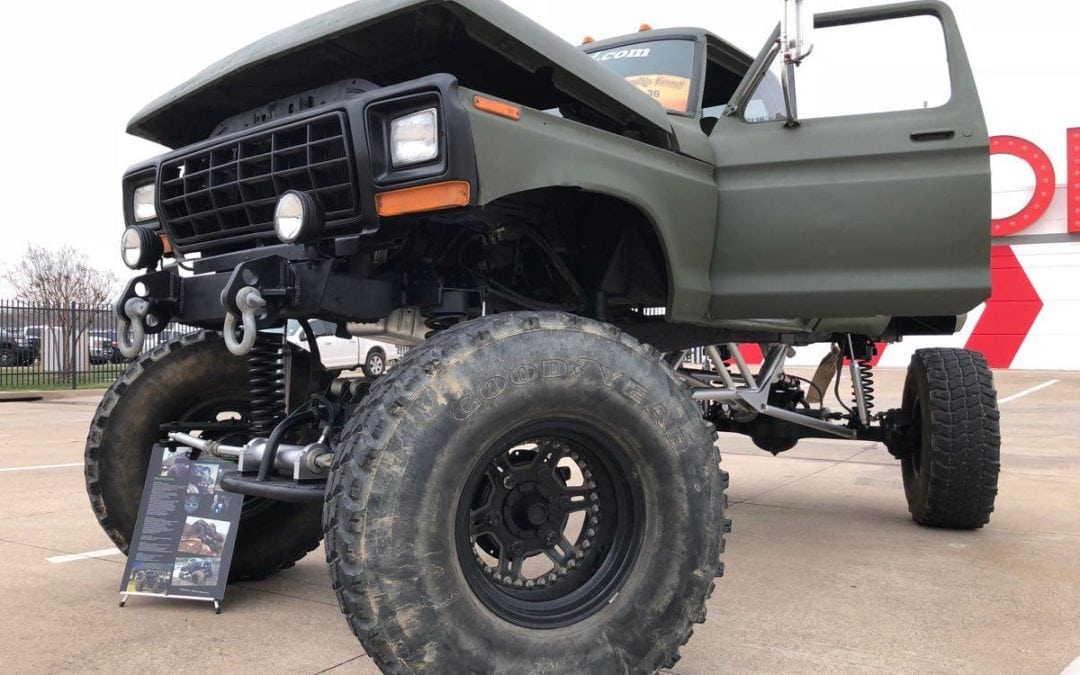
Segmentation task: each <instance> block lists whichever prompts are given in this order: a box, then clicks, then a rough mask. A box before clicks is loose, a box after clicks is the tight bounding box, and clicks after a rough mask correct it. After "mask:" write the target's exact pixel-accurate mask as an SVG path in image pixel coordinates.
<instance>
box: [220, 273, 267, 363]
mask: <svg viewBox="0 0 1080 675" xmlns="http://www.w3.org/2000/svg"><path fill="white" fill-rule="evenodd" d="M236 307H237V308H238V309H239V310H240V328H241V331H242V333H243V335H242V336H241V337H240V339H239V340H237V338H236V315H235V314H233V313H232V312H226V313H225V326H224V328H223V329H222V332H224V333H225V346H226V347H228V348H229V351H230V352H232V353H233V354H235V355H236V356H246V355H247V354H248V352H250V351H251V348H252V347H253V346H255V335H256V333H257V332H258V327H257V325H256V323H255V322H256V320H257V319H258V315H257V313H258V311H259V310H260V309H262V308H264V307H266V300H264V299H263V296H262V295H261V294H260V293H259V289H257V288H254V287H253V286H244V287H243V288H241V289H240V290H239V291H237V292H236Z"/></svg>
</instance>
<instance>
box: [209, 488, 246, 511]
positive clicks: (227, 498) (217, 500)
mask: <svg viewBox="0 0 1080 675" xmlns="http://www.w3.org/2000/svg"><path fill="white" fill-rule="evenodd" d="M234 499H240V497H238V496H237V495H231V494H228V493H227V492H221V491H218V492H217V493H216V494H215V495H214V501H213V503H212V504H211V505H210V514H211V515H214V516H224V515H226V514H228V512H229V507H230V506H232V502H233V500H234Z"/></svg>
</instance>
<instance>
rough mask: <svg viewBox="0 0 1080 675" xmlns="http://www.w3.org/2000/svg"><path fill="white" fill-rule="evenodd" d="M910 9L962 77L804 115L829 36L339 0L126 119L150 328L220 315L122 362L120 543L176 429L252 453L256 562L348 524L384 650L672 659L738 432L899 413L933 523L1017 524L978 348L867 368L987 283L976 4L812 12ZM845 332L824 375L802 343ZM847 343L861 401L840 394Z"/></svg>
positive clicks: (858, 426) (699, 589) (710, 575)
mask: <svg viewBox="0 0 1080 675" xmlns="http://www.w3.org/2000/svg"><path fill="white" fill-rule="evenodd" d="M912 16H928V17H932V18H935V19H937V21H938V23H939V24H940V27H941V30H942V31H943V33H944V44H945V45H946V50H947V57H948V69H949V75H950V81H951V90H952V91H951V97H950V98H949V99H948V101H947V102H946V103H945V104H943V105H941V106H937V107H927V108H925V109H918V110H909V111H900V112H884V113H877V114H865V115H856V116H850V117H832V118H823V119H814V120H806V121H803V122H802V123H801V124H800V120H799V118H798V114H797V109H796V106H795V97H794V88H793V84H794V75H793V73H794V67H795V65H796V64H797V63H798V62H799V61H800V60H801V58H802V57H803V56H805V55H806V53H807V51H808V46H807V45H806V44H805V42H804V41H803V40H802V39H801V38H800V37H799V35H798V34H797V33H796V34H795V36H794V38H792V36H791V35H790V34H789V33H788V32H787V31H786V30H785V31H784V38H781V37H780V34H781V31H780V30H779V29H778V30H777V31H775V32H774V33H773V35H772V36H771V37H770V38H769V39H768V41H767V43H766V45H765V48H764V49H763V50H762V51H761V53H760V54H759V55H758V56H757V57H756V58H752V57H750V56H747V55H746V54H744V53H743V52H741V51H739V50H738V49H736V48H734V47H733V46H731V45H730V44H728V43H727V42H725V41H723V40H722V39H720V38H718V37H716V36H715V35H713V34H711V33H709V32H707V31H705V30H701V29H666V30H648V31H643V32H640V33H636V34H633V35H630V36H626V37H622V38H617V39H614V40H607V41H604V42H596V43H591V44H587V45H584V46H583V47H582V48H580V49H578V48H575V47H573V46H571V45H569V44H567V43H566V42H564V41H563V40H561V39H559V38H557V37H556V36H554V35H553V34H551V33H550V32H548V31H547V30H545V29H543V28H542V27H540V26H538V25H536V24H535V23H533V22H532V21H530V20H528V19H527V18H525V17H524V16H522V15H520V14H518V13H516V12H514V11H512V10H511V9H509V8H507V7H506V6H504V5H502V4H500V3H498V2H495V1H494V0H445V1H437V0H384V1H381V2H363V3H356V4H353V5H349V6H346V7H342V8H340V9H338V10H335V11H332V12H330V13H327V14H324V15H322V16H319V17H317V18H314V19H312V20H310V21H307V22H304V23H301V24H299V25H297V26H294V27H292V28H289V29H287V30H284V31H282V32H280V33H277V34H274V35H271V36H269V37H267V38H265V39H263V40H260V41H259V42H256V43H254V44H253V45H251V46H249V47H247V48H245V49H243V50H241V51H239V52H237V53H235V54H233V55H232V56H229V57H228V58H226V59H225V60H223V61H221V62H219V63H217V64H215V65H213V66H210V67H209V68H207V69H206V70H204V71H203V72H202V73H200V74H198V75H196V76H195V77H194V79H192V80H190V81H189V82H187V83H186V84H183V85H181V86H180V87H179V88H177V89H175V90H174V91H172V92H170V93H168V94H166V95H165V96H163V97H162V98H160V99H158V100H157V101H155V102H153V103H151V104H150V105H149V106H148V107H147V108H146V109H145V110H143V111H142V112H140V113H139V114H138V115H137V116H136V117H135V118H134V119H133V120H132V122H131V125H130V128H129V131H130V132H131V133H133V134H135V135H137V136H141V137H143V138H147V139H151V140H154V141H157V142H160V143H162V144H164V145H166V146H168V147H170V148H174V149H173V150H171V151H169V152H167V153H166V154H164V155H161V156H160V157H156V158H154V159H151V160H148V161H146V162H144V163H142V164H139V165H137V166H135V167H133V168H132V169H131V170H130V171H129V172H128V173H127V175H126V176H125V177H124V180H123V196H124V207H125V212H126V220H127V222H126V225H127V228H126V230H125V231H124V233H123V240H122V254H123V257H124V260H125V262H126V263H127V264H128V265H129V266H130V267H131V268H132V269H139V270H144V272H143V273H141V274H140V276H138V277H136V278H134V279H132V280H131V282H130V283H129V284H128V286H127V288H126V290H125V292H124V293H123V295H122V297H121V298H120V299H119V301H118V304H117V313H118V315H119V317H120V320H121V322H122V325H123V328H124V330H122V331H121V332H122V333H123V334H122V336H121V339H120V342H121V343H122V346H123V349H124V351H125V353H126V354H128V355H130V356H138V355H139V353H140V348H141V346H142V343H143V340H144V337H145V335H147V334H151V333H156V332H160V331H163V330H165V329H166V326H168V325H169V324H170V322H172V321H178V322H182V323H185V324H189V325H196V326H200V327H202V328H204V329H205V330H204V331H203V332H199V333H195V334H191V335H187V336H184V337H182V338H180V339H179V340H176V341H173V342H170V343H168V344H165V345H163V346H161V347H160V348H158V349H155V350H153V351H150V352H148V353H146V354H143V355H141V356H138V360H137V361H135V362H134V363H133V364H132V365H131V366H130V367H129V368H128V370H127V372H126V373H125V374H124V375H123V377H121V378H120V379H119V380H118V381H117V382H116V384H115V385H114V386H113V387H112V389H111V390H110V391H109V392H108V394H106V396H105V397H104V400H103V401H102V403H101V405H100V407H99V409H98V412H97V415H96V417H95V419H94V421H93V425H92V427H91V429H90V433H89V438H88V440H87V446H86V464H87V468H86V475H87V487H88V490H89V493H90V498H91V502H92V504H93V508H94V510H95V512H96V513H97V516H98V518H99V520H100V522H101V524H102V526H103V527H104V528H105V530H106V531H107V532H108V533H109V535H110V536H111V537H112V538H113V540H114V541H115V542H116V544H117V546H119V547H120V548H121V549H123V550H127V548H128V544H129V542H130V538H131V534H132V529H133V528H134V526H135V520H136V516H137V511H138V507H139V497H140V491H141V489H142V485H143V476H144V475H145V471H146V467H147V464H148V461H149V457H150V449H151V447H152V446H153V445H154V444H155V443H156V442H171V443H172V444H173V445H174V446H178V447H179V446H183V447H187V448H190V449H191V452H192V453H193V454H195V455H197V454H198V453H200V452H205V453H212V454H214V455H216V456H219V457H228V458H233V459H235V461H236V463H237V464H236V469H235V470H233V471H229V472H225V474H224V476H223V478H222V483H221V485H222V487H223V488H224V489H225V490H228V491H231V492H235V493H239V494H242V495H245V503H244V511H243V516H242V519H241V521H240V525H239V529H238V540H237V544H236V553H235V558H234V564H233V566H232V573H231V576H232V577H233V578H234V579H250V578H258V577H264V576H266V575H268V574H271V573H273V572H275V571H277V570H280V569H282V568H285V567H289V566H291V565H292V564H293V563H294V562H295V561H296V560H298V559H299V558H301V557H303V556H304V555H305V554H306V553H307V552H308V551H311V550H312V549H314V548H315V547H316V546H318V544H319V542H320V540H322V539H323V538H324V537H325V547H326V556H327V561H328V563H329V566H330V574H331V579H332V581H333V585H334V588H335V589H336V591H337V595H338V599H339V601H340V604H341V608H342V611H343V612H344V613H345V615H346V616H347V618H348V621H349V624H350V625H351V627H352V629H353V631H354V632H355V633H356V635H357V637H358V638H359V639H360V640H361V642H363V644H364V647H365V649H366V650H367V652H368V654H370V655H371V656H372V658H373V659H374V660H375V661H376V663H378V664H379V666H380V667H381V668H383V669H384V670H385V671H387V672H412V671H423V670H429V671H437V672H514V671H533V670H536V671H544V672H568V671H569V672H610V671H617V672H651V671H653V670H656V669H658V668H661V667H663V666H665V665H668V664H671V663H673V662H674V661H675V660H676V659H677V658H678V649H679V647H680V645H682V644H683V643H685V642H686V641H687V640H688V639H689V637H690V635H691V632H692V630H691V629H692V625H693V623H694V622H700V621H703V620H704V618H705V602H706V598H707V597H708V596H709V594H710V593H711V592H712V590H713V579H714V577H716V576H719V575H720V574H721V573H722V571H723V565H722V563H721V561H720V554H721V552H722V551H723V548H724V533H725V532H726V531H727V530H728V528H729V521H728V520H726V519H725V517H724V506H725V495H724V489H725V487H726V486H727V482H728V478H727V475H726V474H725V473H724V472H722V471H721V470H720V467H719V464H718V463H719V456H718V452H717V449H716V446H715V445H714V441H715V433H716V431H717V429H721V430H723V431H729V432H737V433H743V434H748V435H749V436H750V437H752V438H753V439H754V441H755V442H756V443H757V444H758V445H760V446H761V447H763V448H765V449H767V450H769V451H771V452H774V453H775V452H780V451H783V450H786V449H789V448H791V447H793V446H794V445H795V443H796V442H797V441H798V440H799V439H801V438H806V437H826V438H839V439H858V440H862V441H867V440H872V441H881V442H884V443H885V444H886V445H887V446H888V448H889V450H890V452H892V454H894V455H895V456H896V457H897V458H898V459H899V460H900V462H901V465H902V468H903V475H904V484H905V487H906V492H907V499H908V502H909V505H910V510H911V514H912V517H913V518H914V519H915V520H916V521H917V522H919V523H922V524H925V525H932V526H943V527H956V528H977V527H979V526H981V525H983V524H985V523H986V522H987V520H988V517H989V514H990V512H991V510H992V505H993V501H994V496H995V492H996V482H997V472H998V446H999V437H998V417H997V415H998V413H997V410H996V402H995V392H994V389H993V383H992V379H991V373H990V371H989V370H988V369H987V367H986V363H985V361H984V360H983V359H982V357H981V356H979V355H978V354H974V353H971V352H966V351H959V350H947V349H925V350H920V351H919V352H918V353H917V354H916V356H915V357H914V359H913V360H912V363H911V366H910V369H909V373H908V378H907V383H906V385H905V390H904V395H903V406H902V408H900V409H898V410H890V411H886V412H882V411H878V410H874V408H873V398H872V393H871V389H872V387H871V368H870V364H871V359H872V356H873V353H874V344H875V342H890V341H896V340H899V339H901V338H902V337H904V336H910V335H935V334H949V333H952V332H955V331H956V330H958V328H959V326H960V325H961V322H962V319H963V315H964V313H965V312H967V311H969V310H970V309H972V308H973V307H975V306H976V305H977V304H979V303H980V302H981V301H983V300H984V299H985V298H986V297H987V296H988V294H989V281H990V275H989V246H990V241H989V227H988V223H989V220H990V213H989V208H990V207H989V204H990V194H989V193H990V187H989V186H990V183H989V154H988V143H987V135H986V129H985V124H984V121H983V116H982V112H981V108H980V104H979V99H978V95H977V93H976V90H975V83H974V81H973V79H972V74H971V70H970V68H969V65H968V61H967V57H966V55H965V52H964V47H963V43H962V41H961V39H960V34H959V32H958V30H957V26H956V23H955V21H954V18H953V15H952V13H951V12H950V11H949V9H948V8H947V7H946V6H945V5H942V4H940V3H938V2H934V1H930V0H923V1H918V2H910V3H906V4H902V5H893V6H880V7H872V8H868V9H857V10H849V11H843V12H837V13H830V14H823V15H818V16H817V17H816V25H817V26H818V27H833V26H852V25H856V24H863V23H866V22H875V21H882V20H887V19H896V18H903V17H912ZM787 25H791V24H789V23H785V26H787ZM776 59H780V60H781V62H782V63H783V74H784V76H783V78H782V79H778V78H776V77H774V76H773V75H771V74H770V72H769V66H770V64H771V63H772V62H773V61H774V60H776ZM628 79H629V80H630V81H628ZM631 82H634V83H636V84H638V85H641V86H642V87H643V88H644V89H647V90H648V94H650V95H651V96H652V99H651V98H650V95H646V94H643V93H642V91H641V90H639V89H638V88H637V87H636V86H634V85H633V84H631ZM653 99H658V100H659V101H660V102H661V103H658V101H657V100H653ZM665 106H666V109H665ZM714 110H715V111H717V112H716V114H712V111H714ZM650 308H651V311H646V309H650ZM658 308H663V309H664V313H663V315H661V316H654V315H653V314H654V313H655V312H656V311H657V310H658ZM289 319H296V320H298V321H300V322H301V325H306V324H307V323H308V322H310V321H311V320H313V319H319V320H323V321H328V322H333V323H335V324H336V325H337V327H338V330H339V331H340V333H341V335H344V336H348V335H355V336H364V337H372V338H376V339H379V340H384V341H392V342H394V343H396V344H403V345H409V346H411V347H412V348H411V349H410V351H409V352H408V354H407V355H406V356H405V357H404V358H403V359H402V361H401V363H400V364H399V365H398V366H397V367H396V368H395V369H394V370H392V371H391V372H390V373H389V374H387V375H386V376H384V377H382V378H380V379H378V380H376V381H374V382H373V383H369V382H367V381H363V380H343V379H339V380H333V378H332V376H329V375H328V374H327V373H325V372H323V371H322V370H321V368H320V367H319V365H318V364H319V363H320V360H319V358H318V354H317V353H313V354H310V355H308V354H306V353H303V352H301V351H298V350H294V349H292V348H290V347H289V346H288V344H287V343H286V342H285V340H284V339H283V335H282V327H283V326H284V325H285V323H286V322H287V321H288V320H289ZM307 330H308V331H309V344H311V345H312V346H313V350H312V351H313V352H315V351H316V350H315V349H314V348H315V347H317V343H316V342H315V340H311V339H310V326H308V329H307ZM745 343H757V344H760V345H763V346H764V352H765V361H764V365H763V366H762V367H761V369H760V370H759V371H757V372H754V371H752V370H751V368H749V367H748V366H747V365H746V360H745V359H744V357H743V355H742V353H741V351H740V348H739V345H740V344H745ZM815 343H821V344H825V345H832V352H831V354H830V356H829V357H827V358H826V359H825V361H824V363H823V365H822V367H821V369H820V370H819V372H818V374H817V377H816V378H815V382H814V383H812V384H805V383H804V382H803V381H801V380H799V379H797V378H795V377H792V376H790V375H788V374H786V373H785V371H784V363H785V359H786V358H787V357H788V355H789V354H790V352H791V350H792V349H793V348H794V347H797V346H802V345H811V344H815ZM691 348H704V349H705V351H706V353H707V355H708V357H709V358H708V361H709V364H708V365H707V367H706V368H704V369H690V368H687V367H686V366H684V365H683V353H684V352H685V350H688V349H691ZM845 371H847V372H848V373H849V375H848V377H850V379H851V382H852V386H853V395H852V400H851V402H850V403H848V402H844V401H840V405H841V406H842V407H841V408H840V409H838V410H836V411H833V410H829V409H828V408H826V407H824V405H823V400H822V399H824V398H825V396H824V393H825V392H826V391H827V390H828V388H829V387H828V385H829V383H830V382H831V381H832V380H834V379H835V381H836V384H835V385H834V386H833V388H834V390H835V391H837V392H838V391H839V389H838V386H839V380H840V378H841V376H842V375H843V373H844V372H845ZM839 398H840V397H839V396H838V399H839Z"/></svg>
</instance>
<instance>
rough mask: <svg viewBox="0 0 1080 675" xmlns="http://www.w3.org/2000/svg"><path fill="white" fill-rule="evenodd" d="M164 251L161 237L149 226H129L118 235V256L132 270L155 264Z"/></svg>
mask: <svg viewBox="0 0 1080 675" xmlns="http://www.w3.org/2000/svg"><path fill="white" fill-rule="evenodd" d="M164 252H165V246H164V244H162V243H161V237H159V236H158V234H157V232H154V231H153V230H152V229H150V228H149V227H129V228H128V229H126V230H124V234H122V235H121V236H120V257H121V258H123V260H124V264H125V265H127V266H128V267H130V268H131V269H133V270H137V269H143V268H147V269H148V268H151V267H153V266H154V265H157V263H158V261H159V260H161V256H162V254H163V253H164Z"/></svg>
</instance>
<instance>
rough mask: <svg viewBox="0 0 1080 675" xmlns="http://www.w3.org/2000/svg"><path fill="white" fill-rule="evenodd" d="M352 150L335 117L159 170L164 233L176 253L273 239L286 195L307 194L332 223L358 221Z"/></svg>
mask: <svg viewBox="0 0 1080 675" xmlns="http://www.w3.org/2000/svg"><path fill="white" fill-rule="evenodd" d="M354 184H355V181H354V180H353V162H352V157H351V149H350V147H349V144H348V142H347V140H346V138H345V122H344V119H343V118H342V116H341V115H340V114H338V113H332V114H329V115H323V116H320V117H316V118H314V119H309V120H305V121H303V122H298V123H295V124H290V125H288V126H282V127H276V128H274V129H270V130H267V131H264V132H261V133H256V134H252V135H250V136H247V137H245V138H242V139H239V140H235V141H230V142H228V143H222V144H221V145H217V146H213V147H210V148H207V149H204V150H199V151H197V152H193V153H191V154H188V155H186V156H184V157H179V158H177V159H172V160H169V161H167V162H164V163H163V164H162V165H161V173H160V178H159V183H158V190H159V193H160V195H161V197H160V202H161V208H162V212H163V213H162V215H163V218H164V221H165V226H166V228H167V229H168V231H169V234H170V235H171V236H172V240H173V243H174V244H176V245H177V246H179V247H184V246H191V245H193V244H200V243H206V242H215V241H218V240H222V239H227V238H228V239H232V238H234V237H242V236H244V235H253V237H254V238H258V237H259V236H260V235H265V234H272V233H273V230H274V206H275V205H276V204H277V199H278V197H279V196H281V194H282V193H284V192H286V191H287V190H303V191H306V192H309V193H310V194H311V195H312V196H314V197H315V199H317V200H318V201H319V204H320V205H321V206H322V209H323V212H324V214H325V215H326V219H327V221H332V220H336V219H342V218H348V217H350V216H355V215H357V213H358V211H359V201H358V199H357V194H356V188H355V185H354Z"/></svg>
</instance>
